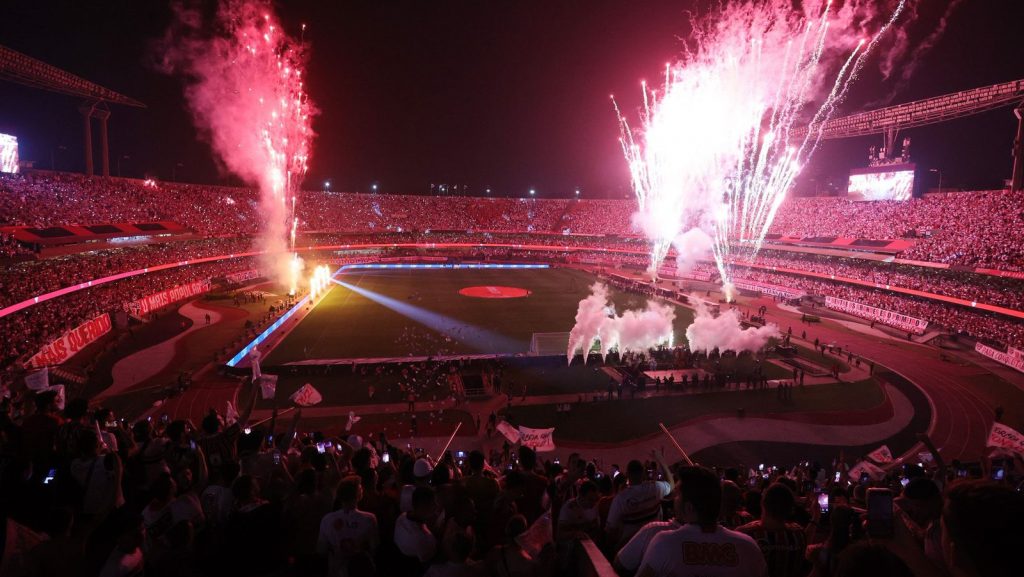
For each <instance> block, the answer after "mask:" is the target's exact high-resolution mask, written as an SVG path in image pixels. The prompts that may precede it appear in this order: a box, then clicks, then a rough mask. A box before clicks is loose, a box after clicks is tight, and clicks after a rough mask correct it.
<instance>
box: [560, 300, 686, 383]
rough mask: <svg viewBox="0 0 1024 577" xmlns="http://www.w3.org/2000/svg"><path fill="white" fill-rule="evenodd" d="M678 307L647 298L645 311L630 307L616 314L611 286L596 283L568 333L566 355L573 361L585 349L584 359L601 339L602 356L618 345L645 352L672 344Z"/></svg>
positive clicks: (621, 348)
mask: <svg viewBox="0 0 1024 577" xmlns="http://www.w3.org/2000/svg"><path fill="white" fill-rule="evenodd" d="M675 318H676V313H675V310H674V309H673V308H672V307H671V306H669V305H666V304H662V303H659V302H657V301H653V300H648V301H647V308H646V309H643V310H627V311H625V312H624V313H622V314H621V315H620V314H616V313H615V306H614V305H613V304H611V302H610V301H609V299H608V287H606V286H605V285H604V284H602V283H599V282H597V283H594V284H593V285H592V286H591V287H590V296H588V297H587V298H585V299H583V300H581V301H580V304H579V307H578V308H577V310H576V324H575V325H574V326H573V328H572V331H570V332H569V349H568V351H566V358H567V361H568V362H569V363H572V358H573V356H575V355H576V351H578V350H582V351H583V362H584V363H586V362H587V356H588V355H589V354H590V349H591V348H592V347H593V346H594V344H595V343H597V342H600V345H601V358H604V357H606V356H607V355H608V351H609V350H611V349H613V348H617V349H618V350H619V352H623V353H624V352H626V351H646V350H648V349H651V348H654V347H657V346H659V345H668V346H670V347H671V346H673V344H674V343H673V338H674V336H673V332H672V322H673V321H674V320H675Z"/></svg>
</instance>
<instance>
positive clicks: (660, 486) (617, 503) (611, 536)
mask: <svg viewBox="0 0 1024 577" xmlns="http://www.w3.org/2000/svg"><path fill="white" fill-rule="evenodd" d="M659 464H660V463H659ZM661 466H662V469H664V471H663V476H664V477H665V478H666V479H668V478H671V475H670V473H669V471H668V469H666V468H665V467H664V465H663V464H662V465H661ZM626 478H627V479H628V480H629V486H628V487H626V488H625V489H623V490H622V492H620V493H619V494H618V495H616V496H615V499H613V500H612V505H611V508H610V509H609V511H608V520H607V521H606V522H605V532H606V533H607V534H608V543H610V544H612V545H613V546H614V548H615V549H619V548H621V547H622V546H623V545H625V544H626V543H627V542H628V541H629V540H630V539H632V538H633V535H635V534H636V532H637V531H639V530H640V528H641V527H643V526H644V525H646V524H647V523H650V522H651V521H660V520H661V500H662V499H664V498H665V497H668V496H669V494H671V493H672V485H670V484H669V483H668V481H651V480H648V479H647V470H646V469H644V465H643V463H641V462H640V461H637V460H635V459H634V460H632V461H630V462H629V464H628V465H627V466H626Z"/></svg>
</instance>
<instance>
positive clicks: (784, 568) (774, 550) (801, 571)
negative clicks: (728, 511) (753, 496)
mask: <svg viewBox="0 0 1024 577" xmlns="http://www.w3.org/2000/svg"><path fill="white" fill-rule="evenodd" d="M795 504H796V499H795V498H794V497H793V492H792V491H791V490H790V489H789V487H787V486H785V485H783V484H781V483H774V484H773V485H771V486H770V487H768V488H767V489H765V491H764V493H763V494H762V496H761V518H760V519H758V520H757V521H751V522H750V523H747V524H746V525H743V526H741V527H740V528H738V529H737V531H739V532H740V533H744V534H746V535H749V536H750V537H752V538H753V539H754V541H756V542H757V546H758V547H760V548H761V553H763V554H764V560H765V562H766V563H767V564H768V575H769V576H770V577H801V576H803V575H806V574H807V566H806V565H807V564H806V561H805V560H804V557H805V553H806V551H807V538H806V535H805V533H804V529H803V527H801V526H800V525H797V524H796V523H792V522H790V521H789V519H790V518H791V517H792V515H793V507H794V505H795Z"/></svg>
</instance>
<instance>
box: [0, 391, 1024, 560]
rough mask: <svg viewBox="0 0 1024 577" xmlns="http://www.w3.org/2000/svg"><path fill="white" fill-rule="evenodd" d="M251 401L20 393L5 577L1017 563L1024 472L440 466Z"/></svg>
mask: <svg viewBox="0 0 1024 577" xmlns="http://www.w3.org/2000/svg"><path fill="white" fill-rule="evenodd" d="M246 395H248V393H243V396H246ZM246 398H247V399H248V402H243V403H242V406H241V407H240V413H239V414H238V416H237V419H231V418H228V417H226V416H224V415H220V414H218V413H216V412H214V411H210V413H209V414H207V415H206V417H205V418H203V419H202V421H201V422H200V423H198V424H196V423H192V422H191V421H187V420H185V421H168V420H167V419H163V418H161V419H153V420H150V419H143V420H139V421H137V422H134V423H129V422H127V421H126V420H124V419H118V418H116V416H115V415H114V414H113V413H112V412H111V411H110V410H109V409H105V408H97V409H94V410H92V411H90V410H89V409H88V404H87V402H86V401H85V400H84V399H72V400H70V401H69V402H68V403H67V406H66V407H65V408H64V409H63V410H60V409H59V408H58V407H57V406H56V403H55V401H56V399H55V394H54V393H52V392H43V393H37V394H34V395H28V396H24V397H19V398H18V399H15V400H13V401H12V400H5V401H4V402H3V405H2V407H0V408H2V412H0V452H2V454H3V457H4V462H5V466H4V467H3V468H2V469H0V475H2V481H3V486H4V491H2V492H0V514H2V515H3V518H2V519H0V522H2V523H3V529H4V532H5V540H4V547H3V549H2V552H0V574H2V575H4V576H5V577H6V576H12V577H19V576H36V575H39V576H51V575H67V576H75V575H100V576H102V577H120V576H126V575H143V574H145V575H149V576H165V575H166V576H176V577H177V576H198V575H244V576H251V575H256V576H259V575H266V576H291V575H296V576H314V577H315V576H323V575H327V576H331V577H342V576H345V577H348V576H352V577H373V576H376V575H380V576H389V577H391V576H394V577H402V576H419V575H427V576H430V577H443V576H451V577H455V576H459V577H465V576H481V577H483V576H499V577H519V576H522V577H543V576H552V575H586V574H591V573H590V571H592V570H593V567H595V566H597V565H601V564H606V563H611V564H612V566H613V567H614V570H615V571H616V572H617V573H618V574H619V575H621V576H632V575H639V576H644V577H657V576H690V575H693V576H698V575H723V576H740V577H742V576H757V577H764V576H770V577H806V576H808V575H813V576H816V577H825V576H836V577H861V576H871V577H887V576H899V577H903V576H917V577H931V576H936V577H938V576H956V577H960V576H963V577H1010V576H1014V575H1019V571H1020V559H1019V552H1018V549H1019V544H1020V543H1021V542H1022V541H1024V529H1022V525H1021V523H1020V519H1021V518H1022V516H1024V493H1021V492H1020V491H1019V490H1016V489H1017V488H1016V487H1015V485H1014V484H1015V483H1019V482H1020V477H1021V476H1020V473H1019V471H1018V470H1017V469H1015V468H1014V466H1013V465H1012V464H1011V463H1012V462H1011V461H1010V460H996V461H985V462H984V463H977V464H961V463H958V462H953V463H949V464H947V463H945V462H944V461H943V460H942V458H941V456H939V455H933V456H932V458H930V459H929V460H928V462H927V463H924V462H922V463H917V464H914V463H908V464H906V465H895V466H891V467H889V468H888V470H883V469H881V468H878V467H874V468H872V469H869V470H868V471H866V472H861V468H858V467H853V468H851V467H850V466H849V465H848V464H847V463H845V462H844V461H843V460H842V459H835V460H834V461H833V462H830V463H818V462H813V461H806V460H805V461H800V462H796V463H790V464H781V463H780V464H778V466H773V465H772V464H766V463H759V464H757V465H742V464H739V463H736V464H733V465H731V466H723V467H717V468H709V467H703V466H698V465H690V464H684V463H671V462H670V461H671V460H672V459H667V458H666V456H665V455H664V454H663V453H662V452H660V451H657V450H655V451H652V452H651V453H650V454H649V455H648V456H647V457H645V458H644V459H636V460H631V461H629V462H628V463H623V464H621V466H620V464H615V463H601V462H599V461H597V460H593V459H592V460H586V459H585V458H583V457H581V455H579V454H578V453H573V454H571V455H569V456H568V458H567V459H566V461H565V462H564V463H561V462H560V461H559V460H558V459H553V460H542V459H541V458H540V456H539V455H538V453H536V452H534V451H533V450H532V449H530V448H528V447H524V446H516V447H508V446H506V448H505V450H503V451H491V452H490V455H489V456H487V455H485V454H484V452H482V451H480V450H471V449H472V447H465V450H463V449H461V448H458V443H462V442H463V441H461V440H460V441H459V442H457V444H456V448H455V450H454V451H447V452H445V453H444V454H443V455H440V456H438V458H433V457H431V456H430V455H429V454H426V453H425V452H423V451H422V450H414V449H411V448H409V447H405V448H403V447H398V446H395V444H393V443H391V442H390V441H389V439H388V438H387V437H386V436H384V435H382V434H368V435H367V436H366V437H359V436H355V435H350V436H348V437H330V436H325V435H323V434H321V433H319V432H315V431H312V432H303V431H299V430H298V428H297V427H298V424H299V423H300V422H301V418H302V417H301V411H299V412H296V413H295V414H294V415H293V416H292V417H289V418H287V419H285V418H283V416H282V417H281V418H277V419H272V420H270V421H269V423H268V422H262V424H253V425H250V424H249V422H248V421H249V417H250V415H251V412H252V407H253V406H254V404H255V399H256V388H253V389H252V391H251V396H247V397H246ZM997 471H998V474H997ZM997 477H998V478H999V480H988V479H991V478H997ZM584 543H586V544H587V547H584V546H583V544H584ZM602 557H603V559H602Z"/></svg>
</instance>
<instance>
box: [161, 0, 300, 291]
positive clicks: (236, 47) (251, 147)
mask: <svg viewBox="0 0 1024 577" xmlns="http://www.w3.org/2000/svg"><path fill="white" fill-rule="evenodd" d="M178 16H179V17H178V19H177V21H176V23H175V24H174V25H172V27H171V29H170V30H169V31H168V34H167V36H166V38H165V41H164V43H163V44H164V45H163V46H162V49H163V62H162V64H163V69H164V70H165V71H166V72H168V73H174V74H180V75H182V76H184V77H186V78H187V88H186V96H187V97H188V102H189V106H190V108H191V110H192V115H193V117H194V119H195V123H196V126H197V127H198V128H199V130H200V132H201V133H203V134H204V135H205V136H206V138H207V139H208V140H209V142H210V145H211V146H212V147H213V150H214V152H215V153H216V154H217V156H218V158H219V159H220V160H221V161H222V162H223V164H224V166H225V168H226V169H227V170H229V171H231V172H233V173H234V174H236V175H238V176H240V177H241V178H243V179H245V180H246V181H248V182H252V183H255V184H256V185H258V187H259V190H260V208H261V210H260V212H261V216H262V226H261V244H262V246H261V247H260V248H262V249H264V250H266V251H268V252H269V253H270V257H269V258H270V262H269V263H268V266H270V267H271V268H272V270H274V271H276V272H277V274H278V276H279V278H280V279H281V281H282V282H283V283H286V284H288V285H290V286H291V287H292V289H293V291H294V289H295V283H296V280H297V278H298V275H299V272H300V270H301V267H296V266H295V262H296V261H295V257H294V256H289V255H287V253H286V251H288V250H290V249H291V248H293V245H294V241H295V230H296V227H297V224H298V223H297V218H296V216H295V208H296V206H295V205H296V192H297V191H298V188H299V186H300V185H301V182H302V178H303V176H304V175H305V173H306V168H307V163H308V160H309V155H310V143H311V141H312V138H313V131H312V128H311V119H312V116H313V114H314V113H315V110H314V107H313V105H312V103H311V102H310V100H309V98H308V97H307V96H306V93H305V86H304V76H303V75H304V66H305V61H306V54H305V51H304V48H303V45H302V44H301V43H299V42H296V41H295V40H294V39H293V38H290V37H288V36H287V35H286V34H285V33H284V32H283V30H282V29H281V25H280V23H279V22H278V20H277V18H276V16H275V15H274V13H273V9H272V7H271V5H270V3H269V2H265V1H261V0H246V1H242V0H232V1H229V2H225V3H223V4H222V5H221V6H220V8H219V9H218V10H217V14H216V17H215V19H214V21H213V22H205V21H204V20H203V18H202V16H201V15H200V13H199V12H197V11H189V10H182V11H180V12H179V14H178ZM211 29H212V32H211Z"/></svg>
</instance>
